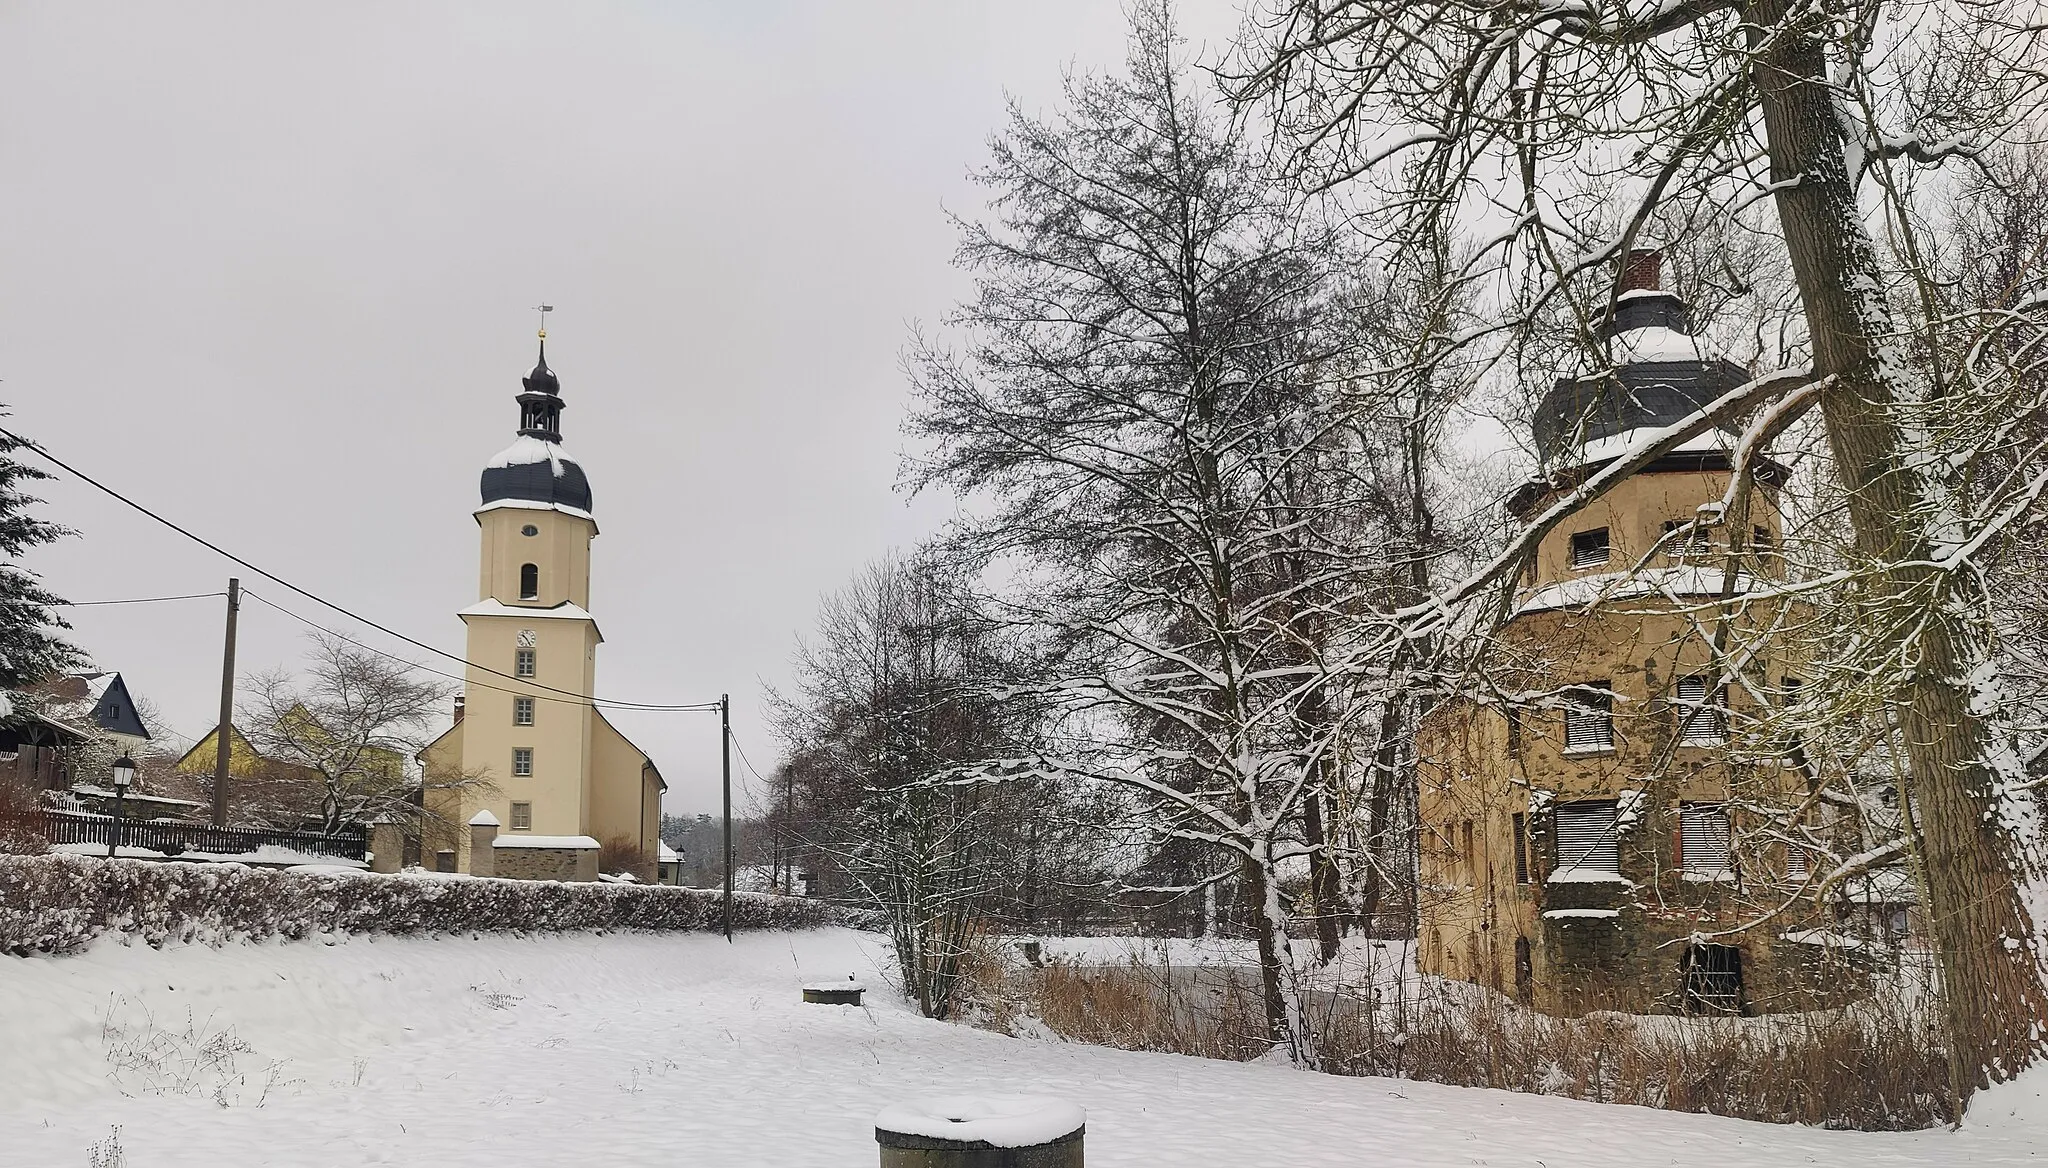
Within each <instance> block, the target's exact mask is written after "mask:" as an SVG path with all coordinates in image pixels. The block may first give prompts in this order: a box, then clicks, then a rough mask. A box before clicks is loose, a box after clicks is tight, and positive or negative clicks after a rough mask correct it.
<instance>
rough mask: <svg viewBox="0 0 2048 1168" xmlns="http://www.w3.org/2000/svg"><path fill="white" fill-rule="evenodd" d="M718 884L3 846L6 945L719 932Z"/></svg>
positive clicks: (825, 921) (837, 920) (736, 916)
mask: <svg viewBox="0 0 2048 1168" xmlns="http://www.w3.org/2000/svg"><path fill="white" fill-rule="evenodd" d="M722 908H723V905H722V902H721V897H720V894H719V893H718V892H717V891H716V890H707V889H696V888H670V887H664V886H657V885H635V884H607V883H597V884H563V883H556V882H554V881H547V880H494V879H483V878H476V877H454V876H436V875H425V874H416V875H414V874H409V875H400V876H383V875H373V874H370V873H357V872H348V871H289V870H280V869H275V868H252V867H249V866H247V865H244V864H199V863H175V862H171V863H163V862H156V861H148V860H107V859H100V858H97V857H91V856H78V855H63V854H57V855H42V856H20V855H0V951H5V952H7V953H11V954H14V955H16V956H22V957H25V956H29V955H31V954H36V953H69V952H73V951H75V950H77V949H79V948H81V947H83V946H84V945H86V944H87V943H88V942H90V941H91V940H93V939H94V938H95V937H100V936H103V935H106V934H109V933H113V934H122V935H126V936H130V937H135V938H139V939H140V940H143V941H146V942H148V943H149V944H150V945H153V946H158V945H163V944H165V943H166V942H173V941H177V942H199V943H202V944H208V945H219V944H222V943H225V942H227V941H233V940H244V939H247V940H262V939H265V938H270V937H282V938H285V939H287V940H299V939H301V938H305V937H311V936H319V935H321V934H323V933H389V934H433V933H469V932H478V933H482V932H490V933H543V932H558V931H562V930H569V929H647V930H674V931H705V930H718V929H722V928H724V925H725V920H724V914H723V911H722ZM832 924H850V925H854V926H856V927H860V926H863V925H868V924H869V922H867V921H866V920H865V919H864V918H863V916H862V914H858V913H848V912H846V911H845V910H841V909H837V908H835V907H834V906H832V905H830V904H826V903H823V902H821V901H816V900H807V899H804V898H802V897H791V896H767V895H763V894H760V893H736V894H735V895H734V897H733V928H735V929H807V928H816V927H818V926H821V925H832Z"/></svg>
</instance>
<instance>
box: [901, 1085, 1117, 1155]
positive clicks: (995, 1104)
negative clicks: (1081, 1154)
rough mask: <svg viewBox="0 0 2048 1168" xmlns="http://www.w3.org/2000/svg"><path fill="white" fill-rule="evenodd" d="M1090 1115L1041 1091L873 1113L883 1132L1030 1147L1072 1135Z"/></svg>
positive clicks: (949, 1098)
mask: <svg viewBox="0 0 2048 1168" xmlns="http://www.w3.org/2000/svg"><path fill="white" fill-rule="evenodd" d="M1086 1122H1088V1113H1087V1112H1085V1111H1083V1110H1082V1109H1081V1108H1079V1107H1076V1106H1074V1105H1073V1104H1071V1103H1068V1102H1067V1101H1066V1100H1064V1099H1052V1098H1048V1097H1046V1096H1043V1095H948V1096H945V1097H944V1098H940V1099H928V1100H923V1101H921V1102H916V1103H895V1104H891V1105H890V1106H888V1107H884V1108H883V1109H882V1111H881V1113H880V1114H879V1115H877V1116H875V1126H876V1127H878V1128H880V1129H882V1130H883V1131H891V1132H897V1133H899V1134H902V1135H907V1136H927V1137H930V1138H932V1139H936V1140H979V1141H980V1142H982V1143H985V1144H992V1145H994V1146H995V1147H998V1148H1028V1147H1030V1146H1031V1145H1033V1144H1049V1143H1051V1142H1052V1141H1054V1140H1056V1139H1059V1138H1060V1137H1061V1136H1066V1135H1072V1134H1073V1133H1074V1132H1076V1131H1079V1130H1080V1128H1081V1125H1082V1124H1084V1123H1086Z"/></svg>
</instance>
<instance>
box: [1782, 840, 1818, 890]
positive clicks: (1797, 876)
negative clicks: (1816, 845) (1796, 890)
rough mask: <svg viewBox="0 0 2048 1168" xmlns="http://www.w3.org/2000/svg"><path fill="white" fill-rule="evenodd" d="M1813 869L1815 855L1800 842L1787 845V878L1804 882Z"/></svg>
mask: <svg viewBox="0 0 2048 1168" xmlns="http://www.w3.org/2000/svg"><path fill="white" fill-rule="evenodd" d="M1812 871H1813V857H1812V856H1811V855H1809V854H1808V853H1807V851H1806V849H1805V848H1802V847H1800V846H1799V845H1798V844H1787V845H1785V878H1786V879H1788V880H1791V881H1794V882H1796V883H1804V882H1805V880H1806V878H1807V876H1808V874H1810V873H1811V872H1812Z"/></svg>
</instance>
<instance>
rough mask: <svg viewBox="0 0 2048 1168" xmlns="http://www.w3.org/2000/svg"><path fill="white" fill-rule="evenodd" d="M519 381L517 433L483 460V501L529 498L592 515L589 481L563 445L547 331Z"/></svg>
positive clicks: (558, 391) (558, 381)
mask: <svg viewBox="0 0 2048 1168" xmlns="http://www.w3.org/2000/svg"><path fill="white" fill-rule="evenodd" d="M520 385H521V386H522V387H523V391H522V392H521V393H520V394H519V398H518V400H519V437H518V438H516V439H514V440H513V442H512V445H510V446H507V447H506V448H505V449H503V450H500V451H499V452H498V453H497V454H496V455H494V456H492V458H491V460H490V461H489V462H487V463H485V464H484V475H483V501H484V505H485V506H489V505H490V504H492V503H530V504H533V505H536V506H542V507H552V508H555V509H558V510H564V511H574V512H577V513H580V514H583V515H588V514H590V480H589V479H587V478H585V477H584V474H583V468H582V467H581V466H578V465H577V464H576V460H575V459H573V458H571V457H569V453H568V452H567V451H565V450H563V449H562V409H563V404H562V383H561V379H560V378H558V377H556V376H555V371H554V370H552V369H549V368H548V342H547V334H546V333H545V332H543V333H542V334H541V342H540V360H539V361H537V362H535V364H534V366H533V372H531V373H528V374H527V375H526V376H525V377H524V378H522V379H521V380H520Z"/></svg>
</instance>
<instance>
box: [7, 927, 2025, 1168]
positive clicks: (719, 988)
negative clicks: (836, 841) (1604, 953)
mask: <svg viewBox="0 0 2048 1168" xmlns="http://www.w3.org/2000/svg"><path fill="white" fill-rule="evenodd" d="M323 941H324V943H323ZM0 963H4V964H0V1034H5V1035H6V1036H7V1040H6V1041H5V1042H0V1082H5V1083H6V1084H7V1091H6V1092H5V1093H4V1096H0V1162H5V1163H7V1164H10V1165H13V1164H22V1165H28V1164H55V1165H76V1164H85V1163H87V1162H88V1157H87V1155H86V1151H85V1150H86V1149H87V1148H88V1147H90V1146H92V1145H94V1144H96V1143H99V1142H101V1141H103V1140H106V1139H108V1137H109V1136H110V1134H111V1129H112V1127H113V1126H114V1125H118V1126H119V1128H120V1132H119V1136H118V1139H119V1142H120V1144H121V1145H122V1146H123V1147H124V1149H125V1153H126V1161H125V1162H126V1163H127V1164H128V1165H130V1166H132V1168H222V1166H223V1165H240V1164H250V1165H254V1164H264V1165H286V1166H299V1165H307V1166H313V1165H320V1166H328V1165H333V1166H339V1165H351V1166H353V1165H417V1164H433V1165H437V1166H438V1168H498V1166H499V1165H503V1164H506V1163H508V1160H507V1153H508V1150H512V1152H513V1155H512V1160H513V1161H516V1162H517V1163H520V1164H557V1163H579V1164H581V1163H598V1164H664V1165H665V1164H687V1165H717V1166H719V1168H771V1166H772V1168H845V1166H847V1165H862V1164H866V1165H872V1164H874V1163H875V1162H876V1159H877V1152H876V1147H875V1142H874V1119H875V1115H876V1112H878V1111H879V1110H881V1109H882V1108H884V1107H886V1106H888V1105H890V1104H894V1103H904V1102H910V1101H915V1100H919V1099H932V1098H940V1097H945V1096H959V1095H971V1096H994V1095H1015V1094H1028V1095H1040V1096H1049V1097H1052V1098H1056V1099H1063V1100H1066V1101H1068V1102H1070V1103H1072V1104H1074V1105H1076V1106H1078V1107H1082V1108H1085V1109H1086V1111H1087V1128H1088V1130H1087V1136H1086V1140H1087V1156H1088V1162H1089V1163H1090V1164H1091V1165H1093V1166H1094V1168H1136V1166H1139V1165H1165V1164H1172V1165H1189V1166H1192V1168H1204V1166H1209V1165H1217V1166H1235V1165H1282V1164H1284V1165H1289V1166H1302V1168H1316V1166H1321V1165H1330V1166H1338V1165H1343V1166H1351V1165H1358V1164H1400V1165H1403V1166H1404V1168H1407V1166H1413V1168H1451V1166H1454V1165H1455V1166H1460V1168H1464V1166H1469V1165H1471V1164H1474V1163H1480V1162H1483V1163H1486V1164H1489V1165H1493V1166H1495V1168H1510V1166H1512V1168H1533V1166H1535V1165H1550V1166H1552V1168H1561V1166H1567V1165H1568V1166H1570V1168H1624V1166H1626V1168H1641V1166H1667V1165H1687V1164H1695V1163H1698V1162H1699V1161H1700V1158H1701V1156H1702V1155H1703V1154H1709V1153H1710V1158H1711V1159H1712V1160H1713V1161H1714V1163H1715V1164H1716V1166H1717V1168H1795V1166H1805V1168H1811V1166H1813V1165H1838V1164H1855V1165H1857V1168H1937V1166H1945V1165H1951V1164H2001V1163H2036V1162H2038V1161H2039V1149H2040V1148H2041V1147H2042V1146H2043V1145H2044V1143H2048V1102H2044V1100H2043V1098H2042V1096H2043V1094H2044V1093H2048V1067H2044V1068H2041V1069H2039V1070H2036V1071H2034V1072H2030V1073H2029V1075H2027V1076H2026V1077H2024V1078H2023V1079H2022V1080H2021V1081H2020V1082H2018V1083H2015V1084H2011V1085H2008V1086H2006V1087H2001V1088H1998V1089H1995V1090H1993V1091H1990V1092H1988V1093H1986V1094H1984V1095H1981V1096H1980V1097H1979V1099H1978V1101H1977V1103H1976V1105H1975V1106H1974V1107H1973V1108H1972V1111H1971V1119H1970V1121H1969V1122H1966V1123H1965V1124H1964V1126H1963V1128H1962V1130H1960V1131H1950V1130H1946V1129H1942V1130H1934V1131H1923V1132H1909V1133H1859V1132H1838V1131H1824V1130H1820V1129H1815V1128H1804V1127H1790V1126H1770V1125H1763V1124H1755V1123H1745V1122H1742V1121H1739V1120H1733V1119H1726V1118H1722V1117H1719V1116H1711V1115H1691V1114H1683V1113H1677V1112H1665V1111H1653V1110H1649V1109H1646V1108H1636V1107H1614V1106H1603V1105H1600V1104H1596V1103H1590V1102H1580V1101H1575V1100H1568V1099H1556V1098H1547V1097H1544V1096H1539V1095H1525V1094H1515V1093H1510V1092H1505V1091H1488V1090H1473V1089H1464V1088H1457V1087H1446V1086H1441V1085H1438V1084H1433V1083H1419V1082H1413V1081H1407V1080H1393V1079H1361V1078H1344V1077H1338V1076H1324V1075H1312V1074H1303V1073H1300V1072H1298V1071H1293V1070H1289V1069H1287V1068H1285V1067H1282V1066H1275V1065H1271V1064H1268V1063H1230V1062H1221V1061H1210V1060H1203V1059H1194V1058H1185V1057H1181V1056H1177V1055H1165V1054H1148V1053H1142V1052H1130V1051H1119V1050H1111V1049H1107V1048H1102V1047H1092V1046H1083V1045H1076V1044H1067V1043H1060V1042H1056V1041H1042V1040H1038V1039H1019V1038H1011V1037H1007V1036H1004V1035H999V1034H993V1033H989V1032H986V1031H980V1030H974V1029H970V1028H967V1027H964V1026H958V1025H954V1024H950V1023H943V1022H933V1021H929V1020H927V1019H924V1018H922V1017H919V1016H918V1014H917V1012H916V1010H915V1009H914V1008H911V1007H909V1006H907V1005H905V1004H904V1002H903V1001H902V1000H901V999H900V998H899V997H898V996H897V995H896V994H895V993H893V992H887V991H879V992H872V993H870V994H869V995H868V998H867V1002H868V1004H867V1005H866V1006H864V1007H862V1008H860V1009H852V1008H841V1009H822V1008H820V1007H818V1006H807V1005H805V1004H803V1002H802V1001H801V1000H800V994H799V993H798V992H797V987H798V986H800V985H802V984H803V983H804V982H805V981H809V980H816V979H822V978H838V977H844V976H845V974H846V973H847V972H848V971H849V970H859V971H862V972H863V973H864V974H866V973H867V972H868V971H875V973H876V975H877V976H879V975H880V972H881V971H884V970H886V969H888V968H889V967H890V966H891V964H892V962H891V959H890V957H889V955H888V952H887V948H886V942H885V941H883V940H882V939H881V938H879V937H875V936H872V935H868V934H862V933H855V932H852V931H850V930H843V929H826V930H816V931H808V932H796V933H779V932H749V933H742V934H740V935H738V936H736V937H735V938H734V939H733V943H732V944H731V945H729V946H728V945H727V943H726V942H725V941H724V939H723V938H720V937H718V936H716V935H703V934H643V933H626V932H613V933H610V934H607V935H602V936H600V935H596V934H592V933H578V934H562V935H550V936H536V937H526V938H516V937H510V936H502V935H486V936H484V937H482V938H480V939H473V938H470V937H466V936H464V937H450V938H444V939H439V940H436V939H430V938H424V937H397V938H394V937H381V938H377V939H375V940H372V939H369V938H366V937H353V938H350V937H339V936H336V937H328V938H325V939H323V940H322V941H305V942H300V943H296V944H268V943H266V944H243V945H231V946H228V947H225V948H221V949H210V948H206V947H204V946H196V945H193V946H179V945H175V944H174V945H170V946H168V947H166V948H164V949H162V950H153V949H150V948H148V947H147V946H144V945H134V946H124V945H122V944H120V943H118V942H117V941H114V940H111V939H108V940H102V941H100V942H99V943H97V944H96V945H94V946H93V947H92V948H91V949H89V950H87V951H86V952H84V953H83V954H81V955H78V956H75V957H64V958H30V959H17V958H0ZM870 984H878V983H876V982H873V981H871V982H870ZM208 1049H210V1050H212V1051H213V1052H214V1057H212V1058H205V1057H198V1056H201V1055H203V1053H204V1052H205V1051H207V1050H208ZM1980 1115H1981V1116H1982V1117H1983V1118H1982V1120H1981V1121H1980V1120H1979V1118H1978V1117H1979V1116H1980ZM101 1162H103V1163H104V1162H107V1161H105V1160H102V1161H101Z"/></svg>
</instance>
